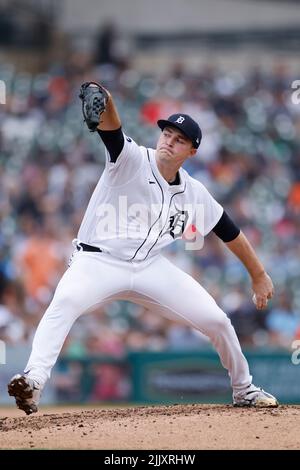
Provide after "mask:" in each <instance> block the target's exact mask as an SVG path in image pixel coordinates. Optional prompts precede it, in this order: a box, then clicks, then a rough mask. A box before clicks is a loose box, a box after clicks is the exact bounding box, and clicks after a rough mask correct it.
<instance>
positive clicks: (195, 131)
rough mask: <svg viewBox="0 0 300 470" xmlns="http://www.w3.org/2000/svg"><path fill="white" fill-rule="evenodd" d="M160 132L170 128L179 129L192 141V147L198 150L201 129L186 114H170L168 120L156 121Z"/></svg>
mask: <svg viewBox="0 0 300 470" xmlns="http://www.w3.org/2000/svg"><path fill="white" fill-rule="evenodd" d="M157 124H158V126H159V127H160V129H161V130H164V128H165V127H167V126H171V127H175V128H176V129H179V130H180V131H181V132H182V133H183V134H184V135H185V136H186V137H187V138H188V139H190V140H191V141H192V144H193V147H194V148H196V149H197V148H198V147H199V145H200V142H201V139H202V132H201V129H200V127H199V125H198V123H197V122H196V121H194V119H192V118H191V116H189V115H188V114H172V115H171V116H170V117H168V119H159V120H158V121H157Z"/></svg>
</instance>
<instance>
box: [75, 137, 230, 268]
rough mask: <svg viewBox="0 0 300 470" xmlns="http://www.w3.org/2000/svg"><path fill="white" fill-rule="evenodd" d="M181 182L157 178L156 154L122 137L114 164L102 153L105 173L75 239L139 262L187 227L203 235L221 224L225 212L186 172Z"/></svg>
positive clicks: (119, 256) (181, 175) (181, 170)
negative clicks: (121, 147)
mask: <svg viewBox="0 0 300 470" xmlns="http://www.w3.org/2000/svg"><path fill="white" fill-rule="evenodd" d="M179 175H180V184H178V185H169V184H168V182H167V181H166V180H165V179H164V178H163V177H162V175H161V174H160V172H159V170H158V167H157V164H156V159H155V150H154V149H146V148H145V147H140V146H138V145H137V144H136V143H135V142H134V141H133V140H132V139H131V138H129V137H127V136H126V135H124V147H123V149H122V152H121V153H120V155H119V156H118V159H117V161H116V162H115V163H113V162H111V161H110V159H109V153H108V152H107V151H106V166H105V170H104V172H103V174H102V176H101V178H100V180H99V182H98V184H97V186H96V188H95V190H94V193H93V195H92V197H91V200H90V202H89V205H88V207H87V210H86V213H85V215H84V218H83V221H82V224H81V227H80V229H79V233H78V241H81V242H84V243H87V244H89V245H93V246H97V247H99V248H101V249H102V250H103V251H104V252H107V253H110V254H111V255H112V256H114V257H117V258H120V259H123V260H128V261H129V260H131V261H134V260H135V261H143V260H145V259H147V258H149V257H152V256H154V255H156V254H157V253H158V252H159V251H160V250H161V249H162V248H164V247H165V246H167V245H169V244H170V243H172V242H173V241H174V240H175V239H177V238H180V237H182V235H183V233H184V231H185V230H186V229H187V228H188V227H191V226H194V227H196V228H197V231H198V233H200V234H201V235H202V236H205V235H207V234H208V233H209V232H210V231H211V230H212V228H213V227H214V226H215V225H216V224H217V222H218V221H219V219H220V217H221V215H222V213H223V208H222V206H221V205H220V204H219V203H218V202H217V201H216V200H215V199H214V198H213V197H212V196H211V194H210V193H209V192H208V190H207V189H206V188H205V187H204V186H203V184H201V183H200V182H199V181H197V180H195V179H194V178H192V177H191V176H190V175H189V174H188V173H187V172H186V171H185V170H184V169H182V168H181V169H180V170H179Z"/></svg>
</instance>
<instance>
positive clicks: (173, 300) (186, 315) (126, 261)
mask: <svg viewBox="0 0 300 470" xmlns="http://www.w3.org/2000/svg"><path fill="white" fill-rule="evenodd" d="M80 98H81V100H82V111H83V115H84V119H85V122H86V124H87V126H88V128H89V130H90V131H92V132H97V133H98V134H99V136H100V138H101V139H102V141H103V142H104V145H105V148H106V165H105V169H104V171H103V174H102V176H101V178H100V180H99V182H98V184H97V186H96V188H95V190H94V193H93V195H92V197H91V199H90V201H89V204H88V207H87V209H86V212H85V215H84V217H83V220H82V224H81V226H80V229H79V232H78V235H77V238H76V239H75V240H74V242H73V243H74V254H73V256H72V260H71V262H70V266H69V267H68V269H67V271H66V272H65V274H64V275H63V277H62V279H61V280H60V282H59V284H58V286H57V289H56V291H55V294H54V297H53V300H52V302H51V304H50V306H49V307H48V309H47V310H46V312H45V314H44V316H43V318H42V320H41V322H40V324H39V326H38V328H37V331H36V334H35V337H34V340H33V345H32V352H31V355H30V358H29V361H28V363H27V365H26V367H25V370H24V373H23V374H22V375H21V374H17V375H15V376H14V377H13V378H12V379H11V381H10V383H9V384H8V392H9V394H10V395H11V396H14V397H15V400H16V404H17V406H18V407H19V408H20V409H22V410H24V411H25V413H26V414H31V413H34V412H36V411H37V409H38V403H39V399H40V396H41V392H42V389H43V387H44V385H45V382H46V381H47V379H48V378H49V377H50V373H51V369H52V367H53V366H54V364H55V362H56V360H57V357H58V355H59V353H60V350H61V348H62V345H63V343H64V340H65V338H66V336H67V335H68V333H69V330H70V328H71V327H72V325H73V323H74V322H75V320H76V319H77V318H78V317H79V316H80V315H83V314H85V313H88V312H89V311H90V310H92V309H93V308H95V307H96V306H97V307H99V306H101V305H102V304H104V303H107V302H110V301H112V300H121V299H122V300H128V301H132V302H135V303H137V304H140V305H142V306H144V307H146V308H149V309H151V310H152V311H153V312H158V313H159V314H161V315H165V316H167V317H168V318H171V319H173V320H178V321H181V322H184V323H185V324H187V325H189V326H191V327H193V328H196V329H198V330H199V331H201V332H202V333H203V334H205V335H206V336H208V338H209V339H210V341H211V342H212V344H213V346H214V347H215V349H216V351H217V352H218V354H219V356H220V360H221V362H222V364H223V366H224V367H225V368H226V369H227V370H228V373H229V377H230V380H231V385H232V388H233V404H234V405H235V406H255V407H276V406H278V402H277V400H276V398H275V397H273V396H272V395H271V394H269V393H267V392H265V391H264V390H262V389H261V388H258V387H256V386H255V385H254V384H252V377H251V375H250V372H249V367H248V364H247V361H246V359H245V357H244V355H243V353H242V351H241V347H240V344H239V341H238V338H237V336H236V333H235V331H234V328H233V327H232V325H231V322H230V320H229V318H228V317H227V315H226V313H225V312H223V311H222V309H221V308H220V307H219V306H218V305H217V304H216V302H215V300H214V299H213V298H212V297H211V295H210V294H209V293H208V292H207V291H206V290H205V289H204V288H203V287H202V286H201V285H200V284H199V283H198V282H196V280H195V279H193V278H192V277H191V276H189V275H188V274H186V273H185V272H183V271H182V270H180V269H179V268H177V267H176V266H174V265H173V264H172V263H171V262H170V261H169V260H168V259H166V258H165V257H164V256H163V254H162V249H163V248H164V247H165V246H167V245H169V244H170V243H172V242H173V241H174V240H175V239H177V238H182V239H183V240H185V241H186V243H187V245H188V247H189V249H194V248H195V247H196V249H199V248H201V246H202V244H201V242H202V241H203V237H205V236H206V235H207V234H208V233H209V232H211V231H213V232H214V233H215V234H216V236H218V237H219V238H220V239H221V240H222V241H223V242H224V243H226V245H227V247H228V248H229V249H230V250H231V251H232V252H233V253H234V254H235V255H236V256H237V257H238V258H239V259H240V260H241V262H242V263H243V264H244V265H245V267H246V269H247V270H248V272H249V275H250V278H251V281H252V289H253V296H255V297H254V299H255V302H256V307H257V308H258V309H263V308H265V307H266V305H267V301H268V299H270V298H271V297H272V296H273V293H274V289H273V284H272V281H271V279H270V277H269V276H268V274H267V273H266V271H265V269H264V266H263V265H262V263H261V262H260V261H259V259H258V257H257V255H256V254H255V252H254V250H253V248H252V247H251V245H250V243H249V241H248V240H247V238H246V237H245V235H244V234H243V233H242V232H241V230H240V229H239V228H238V227H237V226H236V224H235V223H234V222H233V221H232V220H231V218H230V217H229V215H228V214H227V213H226V211H225V210H224V209H223V207H222V206H221V205H220V204H219V203H218V202H217V201H216V200H215V199H214V198H213V196H212V195H211V194H210V193H209V191H208V190H207V189H206V188H205V186H204V185H203V184H202V183H200V182H199V181H197V180H195V179H194V178H192V177H191V176H190V175H189V174H188V173H187V172H186V171H185V170H184V169H183V168H182V164H183V163H184V161H185V160H187V159H188V158H193V157H194V156H195V154H196V152H197V149H198V147H199V145H200V142H201V138H202V134H201V130H200V128H199V126H198V124H197V123H196V122H195V121H194V120H193V119H192V118H191V117H190V116H188V115H186V114H173V115H172V116H170V117H169V118H168V119H161V120H159V121H158V126H159V127H160V129H161V134H160V136H159V139H158V142H157V145H156V148H155V149H152V148H146V147H143V146H139V145H138V144H137V143H136V142H134V140H133V139H132V138H130V137H128V136H127V135H126V134H125V133H124V132H123V130H122V125H121V121H120V117H119V115H118V112H117V109H116V106H115V104H114V101H113V98H112V95H111V94H110V92H109V91H108V90H106V89H104V88H103V87H102V86H101V85H99V84H97V83H95V82H88V83H85V84H83V85H82V87H81V91H80ZM193 237H194V238H193ZM191 247H192V248H191ZM193 247H194V248H193Z"/></svg>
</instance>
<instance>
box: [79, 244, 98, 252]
mask: <svg viewBox="0 0 300 470" xmlns="http://www.w3.org/2000/svg"><path fill="white" fill-rule="evenodd" d="M77 250H79V251H81V250H82V251H94V252H97V253H102V250H101V249H100V248H98V247H97V246H92V245H87V244H86V243H82V242H81V243H77Z"/></svg>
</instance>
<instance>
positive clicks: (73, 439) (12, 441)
mask: <svg viewBox="0 0 300 470" xmlns="http://www.w3.org/2000/svg"><path fill="white" fill-rule="evenodd" d="M42 411H43V409H42V410H41V412H42ZM41 412H40V413H39V414H37V415H31V416H25V415H21V416H22V417H9V416H5V417H3V418H0V436H1V439H0V448H2V449H13V448H14V449H16V448H17V449H28V448H39V449H45V448H47V449H152V450H154V449H165V450H167V449H178V450H187V449H297V448H299V447H300V437H299V432H298V424H299V418H300V407H298V406H280V407H279V408H276V409H269V410H268V409H261V410H260V409H245V408H242V409H241V408H233V407H232V406H229V405H225V406H224V405H199V404H197V405H172V406H149V407H135V408H116V409H93V410H83V411H72V412H68V413H67V412H64V410H63V409H62V410H60V412H59V413H44V414H41ZM7 415H9V413H8V412H7ZM2 416H3V412H2Z"/></svg>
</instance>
